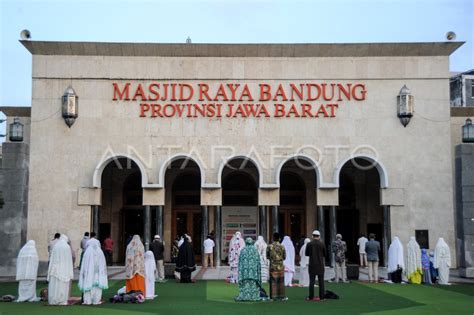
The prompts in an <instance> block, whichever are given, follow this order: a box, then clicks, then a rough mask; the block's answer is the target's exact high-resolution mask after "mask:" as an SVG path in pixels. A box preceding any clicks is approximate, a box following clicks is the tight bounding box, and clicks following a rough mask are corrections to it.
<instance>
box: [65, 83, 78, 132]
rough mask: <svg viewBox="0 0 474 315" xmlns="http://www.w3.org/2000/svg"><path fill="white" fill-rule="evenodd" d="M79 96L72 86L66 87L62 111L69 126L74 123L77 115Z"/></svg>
mask: <svg viewBox="0 0 474 315" xmlns="http://www.w3.org/2000/svg"><path fill="white" fill-rule="evenodd" d="M78 109H79V97H78V96H77V95H76V92H75V91H74V89H73V88H72V87H70V86H69V87H68V88H67V89H66V92H64V95H63V105H62V113H63V118H64V121H65V122H66V125H68V127H69V128H71V126H72V125H73V124H74V122H75V121H76V118H77V117H78V116H79V115H78Z"/></svg>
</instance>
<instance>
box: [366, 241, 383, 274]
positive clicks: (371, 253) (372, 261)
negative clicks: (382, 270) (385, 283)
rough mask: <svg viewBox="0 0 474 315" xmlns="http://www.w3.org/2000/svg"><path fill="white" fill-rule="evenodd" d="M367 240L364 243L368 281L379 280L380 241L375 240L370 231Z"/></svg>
mask: <svg viewBox="0 0 474 315" xmlns="http://www.w3.org/2000/svg"><path fill="white" fill-rule="evenodd" d="M369 239H370V240H369V241H368V242H367V243H366V244H365V252H366V253H367V262H368V266H369V282H374V283H377V282H379V252H380V243H379V242H378V241H376V240H375V234H374V233H370V235H369Z"/></svg>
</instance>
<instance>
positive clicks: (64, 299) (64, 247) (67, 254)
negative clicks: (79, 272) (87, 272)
mask: <svg viewBox="0 0 474 315" xmlns="http://www.w3.org/2000/svg"><path fill="white" fill-rule="evenodd" d="M73 277H74V271H73V265H72V255H71V247H70V246H69V245H68V238H67V236H66V235H61V236H60V237H59V240H58V241H57V243H56V245H54V246H53V248H52V250H51V258H50V262H49V268H48V276H47V278H46V280H47V281H48V303H49V305H67V303H68V299H69V292H70V288H71V282H72V279H73Z"/></svg>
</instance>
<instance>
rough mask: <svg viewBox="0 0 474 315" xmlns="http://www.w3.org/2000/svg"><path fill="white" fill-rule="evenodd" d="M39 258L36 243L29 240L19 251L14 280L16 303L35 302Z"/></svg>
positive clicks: (36, 298) (36, 299)
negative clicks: (15, 281) (16, 292)
mask: <svg viewBox="0 0 474 315" xmlns="http://www.w3.org/2000/svg"><path fill="white" fill-rule="evenodd" d="M38 265H39V258H38V252H37V251H36V243H35V241H33V240H31V241H28V243H26V244H25V246H23V247H22V248H21V249H20V252H19V253H18V258H17V260H16V280H17V281H19V284H18V299H17V300H16V302H37V301H39V300H40V299H39V298H38V297H37V296H36V277H37V275H38Z"/></svg>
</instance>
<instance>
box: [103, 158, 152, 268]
mask: <svg viewBox="0 0 474 315" xmlns="http://www.w3.org/2000/svg"><path fill="white" fill-rule="evenodd" d="M101 187H102V205H101V207H100V219H99V222H100V224H99V239H100V240H101V241H102V240H104V239H105V238H106V237H107V236H109V235H110V236H111V237H112V240H113V241H114V250H113V257H112V261H113V262H114V263H123V261H124V258H125V249H126V246H127V240H128V239H129V238H130V236H132V235H134V234H138V235H140V236H141V237H142V238H143V231H144V229H143V228H144V221H143V220H144V215H143V209H144V207H143V190H142V174H141V172H140V169H139V167H138V165H137V164H136V163H135V162H134V161H132V160H130V159H127V158H117V159H113V160H111V161H110V162H109V163H108V164H107V165H106V166H105V168H104V170H103V172H102V177H101Z"/></svg>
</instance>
